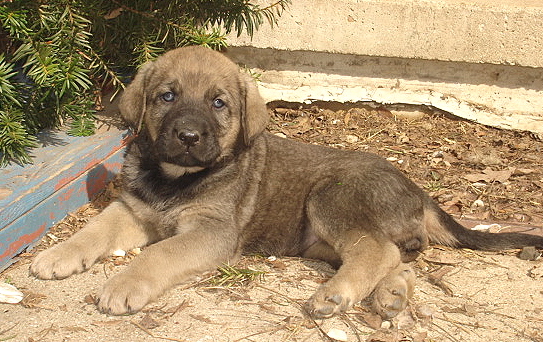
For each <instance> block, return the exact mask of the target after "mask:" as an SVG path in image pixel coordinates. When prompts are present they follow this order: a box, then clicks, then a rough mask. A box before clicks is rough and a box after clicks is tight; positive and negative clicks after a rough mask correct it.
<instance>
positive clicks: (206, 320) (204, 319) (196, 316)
mask: <svg viewBox="0 0 543 342" xmlns="http://www.w3.org/2000/svg"><path fill="white" fill-rule="evenodd" d="M189 316H190V317H192V318H194V319H195V320H198V321H201V322H204V323H209V324H211V323H213V321H211V320H210V319H209V318H207V317H205V316H202V315H193V314H189Z"/></svg>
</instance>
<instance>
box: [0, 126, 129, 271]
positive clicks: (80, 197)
mask: <svg viewBox="0 0 543 342" xmlns="http://www.w3.org/2000/svg"><path fill="white" fill-rule="evenodd" d="M127 139H128V134H127V132H126V131H121V130H118V129H114V128H111V129H109V130H107V131H105V132H100V133H98V134H96V135H93V136H91V137H85V138H82V137H71V136H67V135H65V134H63V133H60V132H49V133H48V134H47V135H45V136H42V137H41V140H42V141H44V142H45V146H43V147H41V148H38V149H36V150H35V151H33V153H34V154H35V160H34V164H33V165H27V166H19V165H12V166H10V167H7V168H5V169H2V170H0V196H1V197H0V270H1V269H3V268H5V267H6V266H7V265H9V263H10V262H11V261H12V259H13V257H14V256H15V255H17V254H18V253H20V252H22V251H23V250H24V249H25V248H28V247H29V246H32V245H33V244H34V243H36V242H37V241H38V240H39V238H41V236H43V235H44V234H45V232H46V231H47V229H48V228H49V227H51V226H52V225H53V224H54V223H56V222H58V221H59V220H61V219H62V218H64V216H65V215H66V214H67V213H69V212H71V211H73V210H75V209H77V208H78V207H79V206H81V205H83V204H85V203H86V202H88V200H89V199H90V198H92V197H93V196H94V195H96V194H97V193H98V192H100V191H101V190H102V189H103V188H104V187H105V184H106V183H107V181H108V180H110V179H111V178H112V177H113V176H114V175H115V174H116V173H117V172H118V171H119V170H120V167H121V164H122V158H123V150H124V146H125V144H126V142H127Z"/></svg>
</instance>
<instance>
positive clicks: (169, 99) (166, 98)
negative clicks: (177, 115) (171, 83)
mask: <svg viewBox="0 0 543 342" xmlns="http://www.w3.org/2000/svg"><path fill="white" fill-rule="evenodd" d="M160 98H161V99H163V100H164V101H166V102H172V101H173V100H175V94H174V93H173V92H171V91H167V92H165V93H164V94H162V95H160Z"/></svg>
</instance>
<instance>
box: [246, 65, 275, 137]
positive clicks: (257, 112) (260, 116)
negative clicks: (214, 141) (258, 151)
mask: <svg viewBox="0 0 543 342" xmlns="http://www.w3.org/2000/svg"><path fill="white" fill-rule="evenodd" d="M244 82H245V103H244V105H242V110H241V111H242V112H241V128H242V130H243V140H244V142H245V145H247V146H249V145H250V144H251V142H252V141H253V139H254V138H255V137H256V136H257V135H258V134H260V133H262V132H263V131H264V129H266V125H267V124H268V122H269V120H270V118H269V116H268V109H267V108H266V103H265V102H264V100H263V99H262V97H261V96H260V93H259V92H258V88H257V87H256V83H255V81H254V80H253V78H252V77H251V76H249V75H247V74H245V75H244Z"/></svg>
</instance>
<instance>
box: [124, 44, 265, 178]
mask: <svg viewBox="0 0 543 342" xmlns="http://www.w3.org/2000/svg"><path fill="white" fill-rule="evenodd" d="M119 106H120V110H121V115H122V116H123V118H124V119H125V120H126V122H127V123H128V124H129V125H130V126H131V127H132V128H133V129H135V130H136V131H140V130H141V131H142V133H144V134H145V135H146V136H147V137H148V138H149V140H150V146H149V148H150V149H151V151H148V152H150V153H153V154H154V157H155V158H157V159H158V161H159V162H160V163H161V165H162V166H163V169H165V170H169V171H167V172H168V173H170V174H171V175H172V176H174V175H176V174H177V173H180V174H182V173H186V172H190V171H191V170H201V169H204V168H207V167H209V166H211V165H213V164H214V163H216V162H217V161H219V160H221V159H223V158H224V157H226V156H228V155H230V154H232V153H233V151H235V150H236V148H237V147H238V146H243V145H245V146H248V145H250V144H251V143H252V141H253V139H254V138H255V137H256V136H257V135H259V134H260V133H261V132H262V131H263V130H264V129H265V126H266V124H267V122H268V114H267V110H266V106H265V104H264V101H263V100H262V98H261V97H260V95H259V93H258V90H257V88H256V85H255V84H254V82H253V80H252V79H251V78H250V77H249V76H248V75H247V74H245V73H243V72H241V71H240V69H239V67H238V66H237V65H236V64H234V63H233V62H232V61H230V60H229V59H228V58H226V57H225V56H223V55H222V54H221V53H219V52H215V51H212V50H210V49H207V48H203V47H183V48H179V49H176V50H172V51H170V52H167V53H166V54H164V55H162V56H161V57H159V58H158V59H157V60H156V61H154V62H150V63H147V64H145V65H144V66H143V67H142V68H141V69H140V71H139V72H138V73H137V75H136V77H135V78H134V80H133V81H132V83H131V84H130V85H129V86H128V87H127V88H126V90H125V92H124V94H123V96H122V97H121V102H120V105H119ZM174 170H177V171H174Z"/></svg>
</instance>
